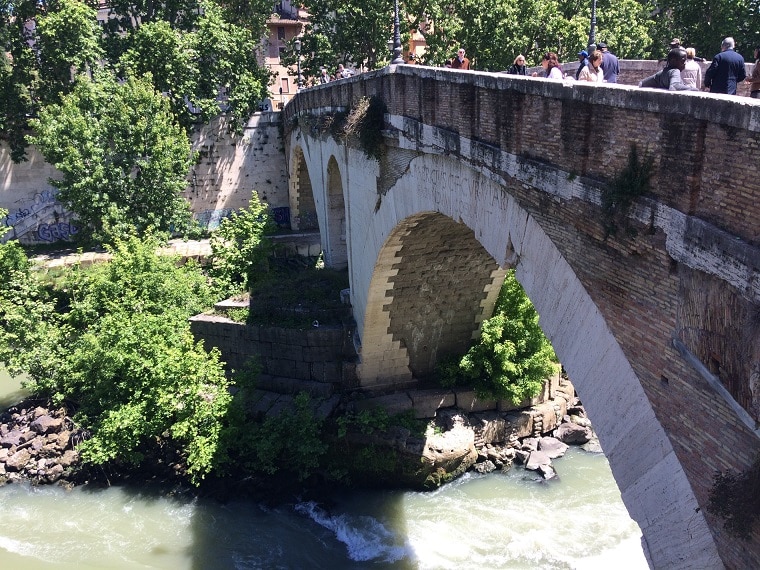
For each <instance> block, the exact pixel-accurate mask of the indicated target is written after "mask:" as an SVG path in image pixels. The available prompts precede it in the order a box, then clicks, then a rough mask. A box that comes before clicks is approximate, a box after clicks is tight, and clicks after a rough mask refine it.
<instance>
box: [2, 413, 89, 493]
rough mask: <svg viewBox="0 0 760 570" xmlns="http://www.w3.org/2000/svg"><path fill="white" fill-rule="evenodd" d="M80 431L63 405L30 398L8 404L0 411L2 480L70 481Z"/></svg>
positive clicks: (76, 456)
mask: <svg viewBox="0 0 760 570" xmlns="http://www.w3.org/2000/svg"><path fill="white" fill-rule="evenodd" d="M81 435H82V434H81V433H80V431H79V430H78V429H77V428H76V427H75V426H74V424H73V423H72V421H71V419H70V418H69V417H68V416H67V415H66V411H65V410H64V409H57V410H51V409H48V408H46V407H43V406H38V405H34V404H33V403H32V404H31V405H30V403H29V402H25V403H24V402H22V403H21V404H19V405H17V406H14V407H11V408H9V409H8V410H7V411H5V412H3V413H2V414H0V483H6V482H13V481H21V480H27V481H33V482H35V483H57V482H64V481H66V482H70V481H71V479H70V477H71V474H72V468H73V467H76V466H77V465H78V463H79V454H78V453H77V452H76V451H75V449H74V448H75V445H76V442H77V441H78V438H80V437H81Z"/></svg>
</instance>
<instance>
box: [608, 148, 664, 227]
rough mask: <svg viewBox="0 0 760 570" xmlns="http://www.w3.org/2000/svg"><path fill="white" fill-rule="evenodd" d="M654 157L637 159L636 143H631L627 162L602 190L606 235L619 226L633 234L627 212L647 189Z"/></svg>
mask: <svg viewBox="0 0 760 570" xmlns="http://www.w3.org/2000/svg"><path fill="white" fill-rule="evenodd" d="M653 165H654V158H653V157H651V156H650V157H646V158H644V159H642V160H639V152H638V149H637V148H636V145H635V144H634V145H631V150H630V152H629V153H628V164H627V165H626V167H625V168H624V169H623V170H622V171H621V172H620V174H618V175H617V176H616V177H615V179H614V180H613V181H612V182H610V183H609V184H608V185H607V186H606V187H605V188H604V190H603V191H602V218H603V223H604V229H605V232H606V235H614V234H616V233H617V231H618V229H619V228H620V226H622V227H624V228H626V230H627V232H628V233H629V234H631V235H635V231H634V230H632V229H631V228H629V225H628V212H629V211H630V209H631V206H632V205H633V203H634V202H635V201H636V199H637V198H639V197H640V196H643V195H644V194H646V193H647V192H648V191H649V181H650V179H651V178H652V174H653Z"/></svg>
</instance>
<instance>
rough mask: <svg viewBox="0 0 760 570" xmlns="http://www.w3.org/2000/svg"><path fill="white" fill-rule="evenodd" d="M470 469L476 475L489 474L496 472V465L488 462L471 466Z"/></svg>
mask: <svg viewBox="0 0 760 570" xmlns="http://www.w3.org/2000/svg"><path fill="white" fill-rule="evenodd" d="M472 468H473V469H474V470H475V471H477V472H478V473H490V472H491V471H496V465H494V464H493V462H491V461H489V460H485V461H481V462H479V463H476V464H475V465H473V466H472Z"/></svg>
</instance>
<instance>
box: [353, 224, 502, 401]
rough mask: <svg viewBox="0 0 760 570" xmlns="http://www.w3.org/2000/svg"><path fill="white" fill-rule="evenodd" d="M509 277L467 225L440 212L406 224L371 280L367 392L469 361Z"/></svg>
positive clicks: (364, 370) (364, 368)
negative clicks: (458, 359)
mask: <svg viewBox="0 0 760 570" xmlns="http://www.w3.org/2000/svg"><path fill="white" fill-rule="evenodd" d="M504 276H505V271H504V270H502V269H501V268H500V267H499V265H498V264H497V263H496V262H495V261H494V259H493V257H492V256H491V255H490V254H489V253H488V252H487V251H486V250H485V249H484V248H483V246H482V245H481V244H480V243H479V242H478V241H477V239H476V238H475V234H474V232H473V231H472V230H471V229H470V228H468V227H467V226H466V225H464V224H460V223H457V222H455V221H454V220H452V219H451V218H448V217H446V216H444V215H442V214H440V213H438V212H423V213H420V214H416V215H413V216H410V217H409V218H406V219H404V220H402V221H401V222H400V223H399V224H398V225H397V226H396V227H395V228H393V230H392V231H391V234H390V236H389V237H388V239H387V240H386V242H385V243H384V244H383V247H382V249H381V250H380V252H379V254H378V256H377V265H376V266H375V270H374V272H373V275H372V281H371V284H370V288H369V290H370V294H369V299H368V302H367V309H366V314H365V317H364V327H363V329H362V333H361V339H362V348H361V358H362V364H360V369H359V376H360V378H361V382H362V386H363V387H366V388H379V387H388V386H389V385H391V386H394V387H398V386H401V385H405V384H408V383H411V382H413V381H415V380H425V379H426V378H428V377H429V376H431V374H432V373H433V372H434V369H435V364H436V362H438V361H439V360H440V359H441V358H443V357H445V356H448V355H456V354H463V353H464V352H465V351H466V350H467V348H468V347H469V345H470V343H471V341H472V339H473V338H475V337H476V335H477V332H478V330H479V329H480V324H481V323H482V321H483V319H484V318H488V317H489V316H490V315H491V313H492V312H493V306H494V303H495V302H496V297H497V296H498V293H499V288H500V287H501V284H502V283H503V281H504ZM413 379H414V380H413Z"/></svg>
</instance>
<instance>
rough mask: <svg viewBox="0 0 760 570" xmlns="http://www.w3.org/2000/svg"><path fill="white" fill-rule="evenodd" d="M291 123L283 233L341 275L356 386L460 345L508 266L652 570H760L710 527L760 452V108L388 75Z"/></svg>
mask: <svg viewBox="0 0 760 570" xmlns="http://www.w3.org/2000/svg"><path fill="white" fill-rule="evenodd" d="M368 102H369V104H368ZM361 117H364V118H365V120H364V123H361V121H357V119H359V118H361ZM344 119H345V120H346V121H347V123H346V124H348V125H349V127H348V129H346V128H345V127H343V128H340V125H341V124H342V121H343V120H344ZM283 121H284V132H285V142H286V155H287V157H288V168H289V184H290V198H289V199H290V207H291V212H292V214H293V215H292V218H293V226H294V229H297V228H301V229H304V228H316V227H318V228H319V231H320V236H321V241H322V247H323V251H324V253H325V260H326V263H327V264H328V265H330V266H333V267H348V271H349V277H350V284H351V302H352V306H353V311H354V317H355V320H356V324H357V339H358V342H357V344H358V345H359V347H358V348H359V355H360V362H359V364H358V367H357V375H358V377H359V382H360V385H361V386H362V387H363V388H365V389H367V390H392V389H403V388H406V387H410V386H414V385H417V384H419V383H422V382H424V381H425V380H426V379H427V378H429V377H430V376H431V374H432V372H433V370H434V365H435V362H436V361H437V360H438V359H439V358H440V357H441V356H443V355H446V354H452V353H461V352H463V351H464V350H465V349H466V348H467V346H468V345H469V343H470V342H471V340H472V339H473V338H474V337H475V335H476V334H477V332H478V328H479V325H480V323H481V322H482V320H483V319H484V318H488V317H489V316H490V315H491V311H492V308H493V305H494V302H495V298H496V295H497V293H498V290H499V288H500V285H501V283H502V281H503V279H504V275H505V272H506V270H507V269H508V268H515V270H516V275H517V277H518V279H519V281H520V282H521V283H522V285H523V286H524V288H525V290H526V292H527V293H528V295H529V297H530V298H531V300H532V301H533V303H534V305H535V306H536V309H537V310H538V313H539V315H540V324H541V326H542V328H543V330H544V332H545V333H546V334H547V336H548V337H549V339H550V340H551V342H552V344H553V346H554V348H555V351H556V353H557V355H558V356H559V358H560V360H561V361H562V363H563V365H564V367H565V369H566V370H567V371H568V374H569V376H570V378H571V379H572V380H573V383H574V385H575V386H576V388H577V390H578V392H579V395H580V396H581V398H582V400H583V403H584V404H585V406H586V408H587V409H588V410H589V413H590V415H591V419H592V421H593V423H594V425H595V427H596V430H597V432H598V435H599V437H600V440H601V442H602V446H603V448H604V450H605V453H606V455H607V457H608V459H609V461H610V465H611V467H612V471H613V474H614V475H615V478H616V480H617V483H618V486H619V488H620V490H621V493H622V496H623V500H624V502H625V504H626V505H627V507H628V510H629V512H630V514H631V516H632V517H633V518H634V519H635V520H636V521H637V522H638V524H639V525H640V527H641V530H642V533H643V543H644V548H645V553H646V554H647V556H648V559H649V560H650V563H651V565H652V566H653V567H655V568H705V569H706V568H720V567H730V568H758V567H760V533H759V532H758V530H757V529H756V530H755V532H754V533H753V535H752V538H751V539H750V540H748V541H739V540H736V539H734V538H733V537H732V536H730V535H729V534H727V532H726V531H725V529H724V528H723V525H722V521H721V520H720V519H717V518H716V517H715V516H714V515H713V514H712V513H710V512H708V511H707V510H706V505H707V502H708V496H709V492H710V488H711V485H712V482H713V477H714V475H715V474H716V472H718V471H724V470H729V469H730V470H734V471H745V470H746V469H747V468H748V467H749V466H750V465H751V464H752V461H753V460H754V458H755V457H756V455H757V454H758V451H760V444H759V440H758V433H760V432H758V429H757V423H756V420H757V418H758V407H759V406H760V394H759V393H758V392H760V175H759V174H758V164H759V163H760V102H758V101H755V100H751V99H749V98H738V97H730V96H719V95H710V94H705V93H670V92H665V91H655V90H640V89H637V88H634V87H628V86H623V85H609V86H594V85H591V84H587V85H586V84H584V85H581V84H576V83H572V82H566V83H563V82H554V81H548V80H544V79H537V78H530V77H528V78H523V77H513V76H507V75H502V74H494V73H475V72H459V71H452V70H447V69H440V68H426V67H421V66H393V67H389V68H386V69H384V70H380V71H378V72H373V73H368V74H363V75H360V76H357V77H355V78H351V79H346V80H341V81H337V82H334V83H330V84H328V85H325V86H320V87H316V88H312V89H308V90H305V91H303V92H301V93H299V94H298V95H297V96H296V97H295V98H294V100H293V101H292V102H291V103H289V104H288V105H287V107H286V108H285V110H284V112H283ZM352 125H353V127H352ZM357 125H359V126H358V127H357ZM346 130H348V131H349V134H348V135H347V134H346ZM373 137H374V140H375V143H374V146H373V143H372V140H373ZM362 141H364V142H362ZM367 141H369V142H367ZM377 141H379V143H378V142H377ZM378 144H379V146H378ZM632 149H635V151H636V154H637V156H634V155H633V154H632ZM648 166H649V168H650V169H651V170H650V173H651V178H650V184H649V186H648V187H646V188H645V190H646V192H645V193H644V194H643V195H642V196H640V197H637V198H635V199H634V197H633V195H632V190H631V189H632V188H633V190H636V188H637V186H636V182H635V181H636V179H637V172H638V173H641V172H646V171H647V167H648ZM639 188H640V186H639ZM627 200H628V201H630V205H626V201H627ZM610 204H613V205H615V207H614V208H611V207H610ZM611 228H616V230H615V231H612V233H610V230H611Z"/></svg>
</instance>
